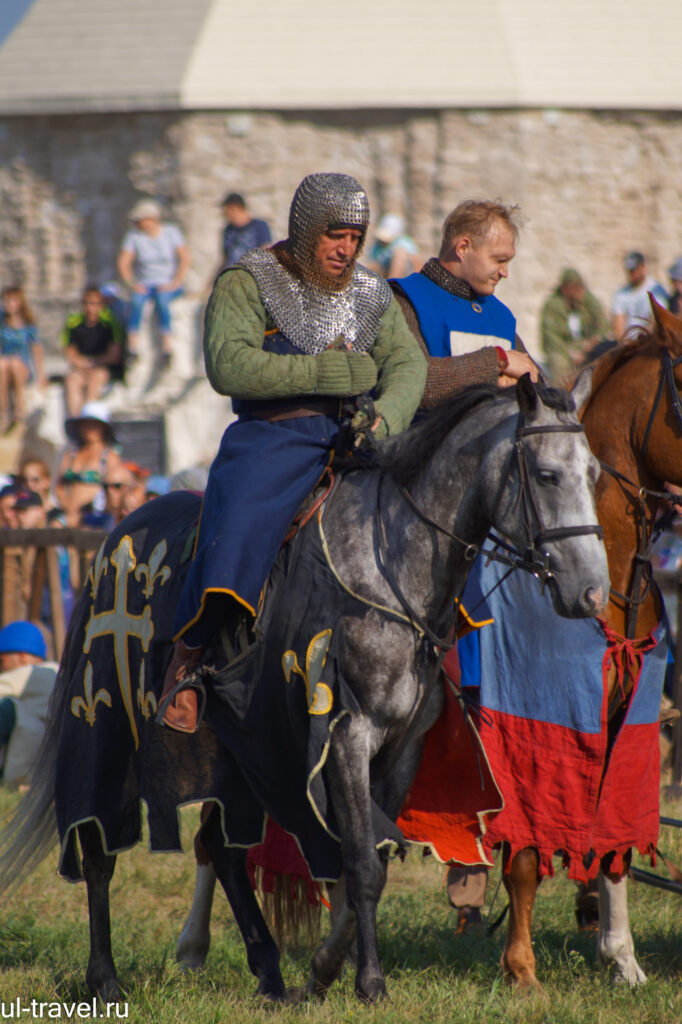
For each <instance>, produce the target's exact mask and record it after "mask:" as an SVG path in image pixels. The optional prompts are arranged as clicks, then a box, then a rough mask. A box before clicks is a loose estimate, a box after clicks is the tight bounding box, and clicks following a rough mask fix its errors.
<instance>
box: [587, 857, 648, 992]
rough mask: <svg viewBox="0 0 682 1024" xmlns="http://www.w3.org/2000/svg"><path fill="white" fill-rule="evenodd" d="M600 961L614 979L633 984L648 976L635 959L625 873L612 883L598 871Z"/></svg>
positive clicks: (638, 983) (642, 981)
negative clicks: (608, 968) (611, 970)
mask: <svg viewBox="0 0 682 1024" xmlns="http://www.w3.org/2000/svg"><path fill="white" fill-rule="evenodd" d="M597 950H598V954H599V962H600V963H601V964H602V965H603V966H605V967H609V966H613V968H614V981H616V982H622V983H627V984H628V985H631V986H635V985H641V984H643V983H644V982H645V981H646V980H647V976H646V974H645V973H644V971H643V970H642V968H641V967H640V966H639V964H638V963H637V960H636V959H635V946H634V943H633V941H632V933H631V931H630V921H629V917H628V890H627V875H623V877H622V878H619V879H618V881H617V882H612V881H611V880H610V879H609V878H606V877H605V876H604V875H603V874H602V873H601V871H600V872H599V939H598V946H597Z"/></svg>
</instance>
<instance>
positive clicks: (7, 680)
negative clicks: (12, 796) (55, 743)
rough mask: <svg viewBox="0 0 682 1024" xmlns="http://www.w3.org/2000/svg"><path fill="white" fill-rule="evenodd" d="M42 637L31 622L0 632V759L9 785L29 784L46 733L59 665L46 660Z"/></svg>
mask: <svg viewBox="0 0 682 1024" xmlns="http://www.w3.org/2000/svg"><path fill="white" fill-rule="evenodd" d="M46 654H47V649H46V646H45V640H44V638H43V635H42V633H41V632H40V630H39V629H38V627H37V626H34V625H33V623H32V622H24V621H18V622H11V623H10V624H9V625H7V626H5V627H4V629H1V630H0V760H1V761H2V781H3V783H4V784H5V785H6V786H19V785H25V784H26V783H27V782H28V781H29V777H30V774H31V770H32V768H33V765H34V764H35V760H36V757H37V755H38V751H39V750H40V745H41V743H42V740H43V735H44V733H45V725H46V722H47V711H48V705H49V701H50V695H51V693H52V691H53V689H54V684H55V680H56V678H57V669H58V668H59V666H58V665H57V663H56V662H48V661H46V660H45V657H46Z"/></svg>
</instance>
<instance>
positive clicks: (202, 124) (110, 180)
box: [0, 110, 682, 348]
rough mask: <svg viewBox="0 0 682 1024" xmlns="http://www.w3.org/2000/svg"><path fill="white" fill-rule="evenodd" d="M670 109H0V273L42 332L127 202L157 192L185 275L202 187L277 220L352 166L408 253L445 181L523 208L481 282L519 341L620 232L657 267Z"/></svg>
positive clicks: (668, 224) (605, 273)
mask: <svg viewBox="0 0 682 1024" xmlns="http://www.w3.org/2000/svg"><path fill="white" fill-rule="evenodd" d="M680 155H682V114H677V113H675V114H667V115H666V114H660V113H650V114H642V113H632V114H628V113H622V112H621V113H613V112H592V113H590V112H576V111H550V110H548V111H540V110H537V111H513V110H510V111H478V112H474V111H454V110H444V111H409V110H406V111H374V112H372V111H350V112H322V113H321V112H313V113H309V112H300V113H267V112H258V113H251V114H244V113H236V114H229V113H227V112H226V113H202V112H189V113H187V112H185V113H139V114H125V115H123V114H115V115H114V114H101V115H82V116H80V115H79V116H59V117H58V116H50V117H48V116H39V117H16V118H5V119H4V120H3V121H2V122H0V209H1V210H2V216H1V217H0V284H2V285H5V284H8V283H10V282H14V281H18V282H20V283H22V284H23V285H24V286H25V287H26V289H27V291H28V293H29V295H30V297H31V299H32V300H33V301H34V303H35V306H36V309H37V312H38V314H39V317H40V324H41V327H42V328H43V333H44V335H45V337H46V340H47V342H48V343H54V341H55V339H56V336H57V334H58V330H59V326H60V323H61V320H62V316H63V313H64V311H65V309H66V308H67V307H69V306H71V305H73V304H74V303H77V301H78V295H79V291H80V289H81V288H82V286H83V284H84V283H85V282H86V281H89V280H99V281H103V280H108V279H111V278H112V277H113V276H114V268H115V259H116V252H117V248H118V245H119V243H120V241H121V238H122V236H123V233H124V231H125V229H126V213H127V210H128V209H129V208H130V206H131V205H132V203H133V202H134V200H135V199H136V198H138V197H139V196H140V195H141V194H145V195H153V196H156V197H158V198H160V199H161V200H162V201H163V202H164V203H165V204H166V209H167V210H168V216H169V219H172V220H175V221H177V222H178V223H179V224H180V225H181V227H182V228H183V230H184V231H185V233H186V235H187V239H188V243H189V246H190V249H191V252H192V258H193V263H192V270H191V273H190V276H189V279H188V290H189V292H190V293H193V294H195V295H197V296H200V295H202V294H203V293H204V292H205V290H206V288H207V287H208V284H209V282H210V280H211V278H212V274H213V272H214V271H215V269H216V268H217V266H218V262H219V255H220V231H221V221H220V210H219V203H220V199H221V198H222V196H223V195H224V194H225V192H227V191H232V190H235V191H240V192H243V193H244V194H245V195H246V196H247V197H248V198H249V200H250V205H251V208H252V211H253V212H254V214H256V215H259V216H264V217H266V218H267V219H268V220H269V221H270V223H271V225H272V227H273V233H274V234H275V236H277V237H283V236H284V235H285V234H286V215H287V210H288V204H289V201H290V198H291V195H292V192H293V189H294V188H295V186H296V184H297V183H298V181H299V180H300V179H301V177H303V175H305V174H307V173H309V172H311V171H317V170H342V171H345V172H347V173H350V174H354V175H355V176H356V177H357V178H359V180H360V181H361V182H362V183H363V184H364V185H365V186H366V187H367V189H368V191H369V193H370V199H371V202H372V207H373V209H374V211H375V217H376V216H377V215H378V214H379V213H381V212H385V211H387V210H391V211H394V212H398V213H403V214H405V216H406V218H407V221H408V225H409V229H410V231H411V232H412V234H413V235H414V236H415V238H416V239H417V241H418V242H419V244H420V246H421V247H422V250H423V252H424V253H425V254H430V253H432V252H433V251H434V249H435V248H436V247H437V244H438V237H439V229H440V225H441V223H442V221H443V218H444V217H445V215H446V213H447V212H448V211H449V210H450V209H451V208H452V206H454V205H455V203H456V202H457V201H459V200H460V199H462V198H466V197H471V196H487V197H497V196H499V197H502V198H503V199H504V200H505V201H507V202H514V203H519V204H520V206H521V208H522V211H523V216H524V220H525V227H524V229H523V232H522V237H521V241H520V244H519V247H518V255H517V258H516V260H515V262H514V264H513V265H512V272H511V278H510V280H509V281H508V282H504V283H503V284H502V285H501V286H500V287H499V289H498V293H497V294H498V295H499V296H500V298H502V299H503V300H504V301H506V302H508V303H509V304H510V305H511V307H512V308H513V309H514V311H515V312H516V314H517V317H518V321H519V329H520V333H521V334H522V336H523V337H524V338H525V339H526V340H527V342H528V343H529V345H530V346H531V348H535V346H536V344H537V320H538V312H539V308H540V305H541V303H542V301H543V298H544V297H545V295H546V294H547V292H548V291H549V289H550V288H551V287H552V286H553V285H554V283H555V281H556V279H557V277H558V274H559V271H560V270H561V268H562V267H564V266H567V265H573V266H576V267H578V268H579V269H580V270H581V271H582V272H583V273H584V274H585V276H586V278H587V279H588V281H589V283H590V285H591V287H592V289H593V290H594V291H595V293H596V294H597V295H598V297H599V298H600V299H601V300H602V301H603V302H605V303H608V301H609V298H610V296H611V294H612V292H613V290H614V289H615V288H616V287H617V286H619V285H620V283H621V279H622V269H621V259H622V256H623V254H624V253H625V252H626V251H627V250H629V249H631V248H637V249H641V250H642V251H644V252H645V253H646V254H647V255H648V256H649V259H650V264H651V268H652V270H653V271H654V272H655V273H656V274H657V275H658V276H659V278H661V279H662V280H663V282H664V283H666V281H667V279H666V276H665V269H666V267H667V266H668V265H669V264H670V263H671V262H672V261H673V260H674V259H675V258H676V257H677V256H678V255H680V253H682V202H681V201H680V195H679V185H678V174H679V171H678V168H679V163H680Z"/></svg>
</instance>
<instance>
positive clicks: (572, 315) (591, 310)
mask: <svg viewBox="0 0 682 1024" xmlns="http://www.w3.org/2000/svg"><path fill="white" fill-rule="evenodd" d="M540 333H541V336H542V350H543V352H544V353H545V363H546V365H547V369H548V371H549V375H550V377H551V379H552V382H553V383H555V384H562V383H566V382H567V380H568V379H569V378H570V377H572V376H573V374H574V373H575V371H576V369H577V368H578V367H579V366H580V365H581V364H582V363H583V362H584V360H585V357H586V355H587V353H588V352H589V350H590V349H591V348H592V347H593V345H596V344H597V343H598V342H599V341H601V340H603V339H604V338H605V337H606V336H607V335H608V333H609V324H608V321H607V319H606V316H605V314H604V311H603V309H602V308H601V305H600V304H599V300H598V299H596V298H595V296H594V295H593V294H592V293H591V292H588V290H587V288H586V287H585V283H584V281H583V279H582V277H581V276H580V274H579V273H578V271H577V270H573V269H572V268H571V267H568V268H567V269H566V270H564V271H562V273H561V277H560V278H559V283H558V285H557V286H556V288H555V289H554V291H553V292H552V294H551V295H550V297H549V298H548V299H547V301H546V302H545V304H544V306H543V307H542V313H541V316H540Z"/></svg>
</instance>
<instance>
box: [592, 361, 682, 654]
mask: <svg viewBox="0 0 682 1024" xmlns="http://www.w3.org/2000/svg"><path fill="white" fill-rule="evenodd" d="M681 364H682V356H678V358H677V359H673V358H672V356H671V355H670V350H669V349H667V348H666V349H664V351H663V353H662V356H661V372H660V374H659V378H658V388H657V389H656V395H655V397H654V401H653V405H652V407H651V412H650V413H649V419H648V421H647V425H646V429H645V431H644V439H643V441H642V449H641V452H640V458H643V457H644V455H645V453H646V449H647V446H648V443H649V435H650V433H651V427H652V424H653V422H654V419H655V417H656V413H657V411H658V407H659V405H660V402H661V398H662V396H663V390H664V388H665V385H666V384H667V385H668V390H669V393H670V399H671V402H672V407H673V412H674V415H675V419H676V420H677V425H678V427H679V429H680V432H681V433H682V398H680V393H679V391H678V390H677V385H676V383H675V375H674V370H675V368H676V367H677V366H680V365H681ZM598 461H599V465H600V466H601V468H602V469H603V470H604V471H605V472H606V473H608V474H609V476H611V477H613V478H614V480H616V481H617V482H618V483H619V484H620V485H621V489H622V490H623V492H624V493H625V494H626V496H627V497H629V498H630V499H631V500H632V502H633V505H634V504H636V509H635V510H634V514H635V515H637V534H638V537H639V543H638V549H637V551H636V552H635V554H634V556H633V562H634V566H635V568H634V572H633V574H632V582H631V583H630V587H629V589H628V593H627V594H621V593H620V591H618V590H614V589H613V588H611V595H612V597H616V598H618V600H619V601H623V602H624V604H625V636H626V638H627V639H628V640H634V637H635V632H636V629H637V616H638V614H639V609H640V606H641V605H642V604H644V601H645V600H646V598H647V596H648V594H649V590H650V588H651V584H652V582H653V573H652V570H651V551H652V548H653V546H654V544H655V542H656V540H657V539H658V536H659V534H660V530H656V531H652V532H651V533H650V532H649V526H650V516H649V515H648V509H647V499H648V498H657V499H659V500H661V501H667V502H670V503H671V504H672V505H673V506H674V505H680V504H682V499H680V498H679V497H678V496H677V495H675V494H673V493H672V492H671V491H666V490H662V491H655V490H653V489H652V488H650V487H638V486H637V484H636V483H635V482H634V481H633V480H630V479H629V477H627V476H625V474H624V473H621V472H619V470H617V469H614V467H613V466H610V465H609V464H608V463H607V462H603V461H602V459H599V460H598ZM623 484H625V485H627V487H629V488H632V492H633V493H630V494H629V493H628V492H627V491H626V489H625V487H623V486H622V485H623ZM642 583H644V589H643V590H642ZM637 595H639V596H637Z"/></svg>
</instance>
